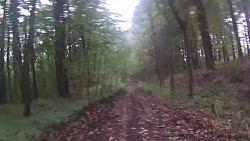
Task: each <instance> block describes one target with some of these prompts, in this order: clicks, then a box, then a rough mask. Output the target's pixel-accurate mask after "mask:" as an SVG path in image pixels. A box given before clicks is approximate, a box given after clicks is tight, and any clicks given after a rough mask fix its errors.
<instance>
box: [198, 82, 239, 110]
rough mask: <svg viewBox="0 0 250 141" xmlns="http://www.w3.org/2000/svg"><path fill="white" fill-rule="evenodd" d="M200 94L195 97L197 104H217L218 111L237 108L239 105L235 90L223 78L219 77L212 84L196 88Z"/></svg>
mask: <svg viewBox="0 0 250 141" xmlns="http://www.w3.org/2000/svg"><path fill="white" fill-rule="evenodd" d="M196 92H197V93H198V95H196V96H195V97H194V102H195V103H196V104H202V105H206V106H208V107H209V106H211V105H213V106H215V110H216V111H220V110H223V109H235V108H237V106H238V103H237V100H236V98H235V97H234V96H233V91H232V90H231V89H230V88H229V87H227V86H226V85H225V84H224V81H223V80H222V79H217V80H215V81H214V82H213V84H212V85H211V86H208V87H205V88H201V87H198V88H197V89H196Z"/></svg>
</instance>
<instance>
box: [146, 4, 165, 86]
mask: <svg viewBox="0 0 250 141" xmlns="http://www.w3.org/2000/svg"><path fill="white" fill-rule="evenodd" d="M147 12H148V16H149V22H150V30H151V32H152V34H150V35H151V40H152V42H153V47H154V60H155V74H156V76H157V79H158V81H159V84H160V86H162V80H161V79H162V78H161V75H160V68H159V64H160V63H159V48H158V46H157V42H156V33H155V26H154V18H153V16H152V11H151V9H148V11H147Z"/></svg>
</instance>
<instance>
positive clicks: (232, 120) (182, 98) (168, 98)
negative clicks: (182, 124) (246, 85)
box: [139, 79, 250, 131]
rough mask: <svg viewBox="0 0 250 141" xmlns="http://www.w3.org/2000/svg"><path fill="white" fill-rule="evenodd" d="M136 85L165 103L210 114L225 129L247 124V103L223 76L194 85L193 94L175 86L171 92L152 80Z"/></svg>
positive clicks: (249, 110)
mask: <svg viewBox="0 0 250 141" xmlns="http://www.w3.org/2000/svg"><path fill="white" fill-rule="evenodd" d="M139 88H140V89H141V90H142V91H144V92H146V93H151V94H157V95H160V96H162V98H163V99H164V100H165V103H166V104H167V105H171V106H173V107H177V108H180V109H190V110H195V111H197V112H198V113H204V114H206V115H210V117H211V120H212V121H213V123H214V124H215V125H216V126H218V125H219V126H220V127H221V128H223V129H225V130H230V129H232V130H234V131H235V130H236V131H237V129H249V127H250V107H249V104H248V103H246V102H243V101H240V100H239V99H237V97H236V94H235V91H234V90H233V89H232V88H231V87H229V86H227V85H226V83H225V82H224V81H223V80H222V79H216V80H214V81H213V82H212V84H211V85H209V86H206V87H195V96H194V97H193V98H189V97H188V96H187V93H186V92H184V91H182V90H176V94H175V95H171V94H170V92H169V89H168V88H160V87H159V86H157V85H156V84H153V83H146V82H140V84H139Z"/></svg>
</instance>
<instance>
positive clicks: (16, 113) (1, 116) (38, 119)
mask: <svg viewBox="0 0 250 141" xmlns="http://www.w3.org/2000/svg"><path fill="white" fill-rule="evenodd" d="M125 86H126V85H125V84H119V85H118V84H117V85H116V86H114V87H112V88H109V91H103V93H102V97H101V96H100V95H101V94H98V95H97V96H96V97H92V98H91V100H90V101H88V100H87V98H82V99H79V100H76V99H39V100H37V101H34V102H33V103H32V116H31V117H27V118H24V117H23V116H22V111H23V105H21V104H13V105H4V106H0V123H1V124H0V141H26V140H28V139H29V138H31V137H32V136H36V135H38V134H39V133H40V131H41V129H44V128H46V127H48V126H51V125H53V124H55V123H58V122H60V121H65V120H67V118H68V116H70V115H72V114H73V113H75V112H77V111H79V110H81V108H82V107H84V106H86V105H88V104H89V103H91V102H95V101H99V100H101V99H102V98H108V97H110V96H112V95H113V94H114V93H116V92H117V91H119V90H121V89H124V87H125ZM93 93H94V90H93ZM93 93H91V95H93Z"/></svg>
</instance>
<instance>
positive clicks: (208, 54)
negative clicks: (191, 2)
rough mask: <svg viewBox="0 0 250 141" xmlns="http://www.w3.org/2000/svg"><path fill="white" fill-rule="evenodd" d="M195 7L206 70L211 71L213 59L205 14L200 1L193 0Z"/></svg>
mask: <svg viewBox="0 0 250 141" xmlns="http://www.w3.org/2000/svg"><path fill="white" fill-rule="evenodd" d="M195 5H196V6H197V19H198V22H199V28H200V34H201V38H202V44H203V48H204V52H205V61H206V67H207V69H208V70H211V69H213V68H214V67H213V65H214V61H213V60H214V59H213V50H212V43H211V39H210V36H209V32H208V23H207V17H206V12H205V8H204V6H203V2H202V0H195Z"/></svg>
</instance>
